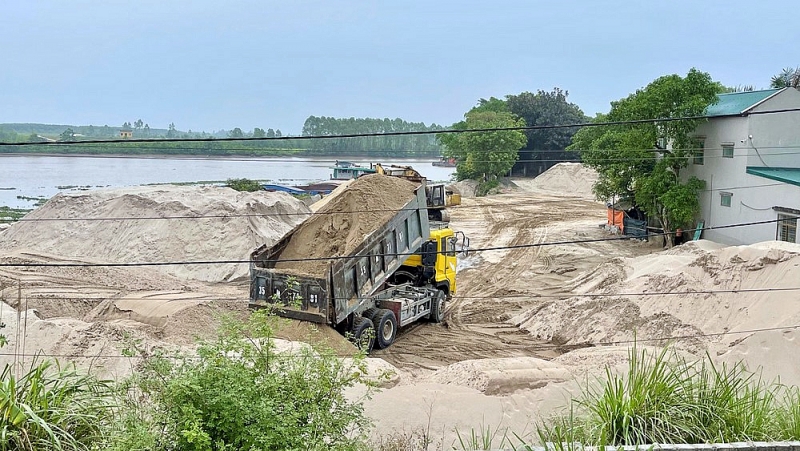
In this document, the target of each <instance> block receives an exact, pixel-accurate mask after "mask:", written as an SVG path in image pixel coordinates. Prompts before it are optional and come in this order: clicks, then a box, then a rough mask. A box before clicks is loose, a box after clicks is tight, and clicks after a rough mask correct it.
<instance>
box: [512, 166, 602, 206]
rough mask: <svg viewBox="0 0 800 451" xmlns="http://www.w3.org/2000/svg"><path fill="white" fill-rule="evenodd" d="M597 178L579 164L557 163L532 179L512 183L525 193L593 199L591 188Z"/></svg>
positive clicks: (588, 168)
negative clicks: (532, 192) (535, 192)
mask: <svg viewBox="0 0 800 451" xmlns="http://www.w3.org/2000/svg"><path fill="white" fill-rule="evenodd" d="M597 177H598V175H597V171H595V170H594V169H592V168H590V167H588V166H584V165H583V164H581V163H558V164H556V165H554V166H553V167H551V168H550V169H548V170H546V171H544V172H542V173H541V174H539V176H537V177H536V178H534V179H513V182H514V183H515V184H516V185H517V186H519V187H520V188H522V189H524V190H526V191H537V192H545V193H552V194H560V195H564V196H577V197H581V198H583V199H594V193H592V186H594V184H595V182H597Z"/></svg>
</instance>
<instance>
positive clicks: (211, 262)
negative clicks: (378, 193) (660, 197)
mask: <svg viewBox="0 0 800 451" xmlns="http://www.w3.org/2000/svg"><path fill="white" fill-rule="evenodd" d="M785 221H786V220H785V219H769V220H764V221H751V222H742V223H737V224H727V225H721V226H709V227H697V228H693V229H686V230H684V231H683V232H685V233H692V232H695V231H697V230H719V229H729V228H734V227H746V226H753V225H761V224H774V223H778V222H785ZM676 233H677V231H673V232H662V233H648V234H646V235H643V236H617V237H609V238H594V239H586V240H565V241H549V242H546V243H527V244H515V245H507V246H493V247H484V248H475V249H472V248H470V249H468V251H469V252H488V251H498V250H513V249H527V248H536V247H545V246H559V245H565V244H585V243H599V242H606V241H620V240H631V239H641V238H650V237H663V236H668V235H675V234H676ZM445 252H446V251H442V252H440V253H442V254H443V253H445ZM369 255H370V256H372V257H375V256H383V257H387V256H390V257H407V256H411V255H417V252H398V253H383V254H369ZM363 257H364V255H340V256H329V257H313V258H290V259H274V260H259V261H258V262H259V263H264V264H266V263H277V262H282V263H297V262H308V261H330V260H352V259H360V258H363ZM249 263H252V261H251V260H197V261H172V262H129V263H0V268H34V267H52V268H64V267H79V268H81V267H87V268H92V267H141V266H188V265H224V264H249Z"/></svg>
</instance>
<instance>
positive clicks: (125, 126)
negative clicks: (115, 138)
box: [122, 122, 131, 129]
mask: <svg viewBox="0 0 800 451" xmlns="http://www.w3.org/2000/svg"><path fill="white" fill-rule="evenodd" d="M122 128H127V129H130V128H131V123H130V122H125V123H124V124H122Z"/></svg>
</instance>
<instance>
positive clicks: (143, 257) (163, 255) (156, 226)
mask: <svg viewBox="0 0 800 451" xmlns="http://www.w3.org/2000/svg"><path fill="white" fill-rule="evenodd" d="M309 212H310V210H309V209H308V207H306V206H305V205H303V203H302V202H300V201H299V200H297V199H295V198H293V197H291V196H290V195H288V194H285V193H268V192H255V193H244V192H238V191H235V190H232V189H230V188H222V187H212V186H205V187H197V186H169V187H155V186H153V187H135V188H122V189H104V190H95V191H86V192H79V193H74V194H73V193H69V194H66V193H64V194H59V195H57V196H55V197H53V198H52V199H50V201H48V202H47V203H46V204H45V205H43V206H42V207H40V208H38V209H36V210H35V211H33V212H32V213H30V214H29V215H28V216H26V218H25V219H26V221H24V222H19V223H16V224H14V225H13V226H12V227H10V228H9V229H8V230H6V231H5V232H4V233H3V234H2V236H0V253H9V252H23V251H27V252H34V253H47V254H50V255H57V256H61V257H68V258H76V259H88V260H91V261H97V262H104V263H137V262H169V261H209V260H240V261H246V260H247V259H248V258H249V254H250V252H252V250H253V249H255V248H257V247H258V246H260V245H262V244H265V243H266V244H271V243H273V242H275V241H276V240H278V239H280V238H281V237H282V236H283V235H285V234H286V233H287V232H289V230H291V229H292V228H293V227H294V226H295V225H296V224H298V223H300V222H301V221H303V220H304V219H305V218H306V217H307V214H308V213H309ZM197 216H203V218H195V217H197ZM165 217H170V218H173V219H152V218H165ZM130 218H141V219H130ZM52 219H57V220H52ZM37 220H38V221H37ZM156 268H157V269H158V270H160V271H162V272H164V273H167V274H170V275H172V276H176V277H179V278H182V279H195V280H200V281H205V282H222V281H233V280H237V279H241V278H244V277H246V276H247V274H248V265H247V264H246V263H243V264H220V265H173V266H159V267H156Z"/></svg>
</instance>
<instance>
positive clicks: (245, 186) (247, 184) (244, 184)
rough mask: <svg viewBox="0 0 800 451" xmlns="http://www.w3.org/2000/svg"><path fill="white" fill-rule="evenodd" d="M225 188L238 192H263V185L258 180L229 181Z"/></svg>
mask: <svg viewBox="0 0 800 451" xmlns="http://www.w3.org/2000/svg"><path fill="white" fill-rule="evenodd" d="M225 186H227V187H228V188H233V189H235V190H236V191H249V192H254V191H261V189H262V188H261V184H260V183H259V182H258V181H257V180H250V179H228V180H227V181H226V182H225Z"/></svg>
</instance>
